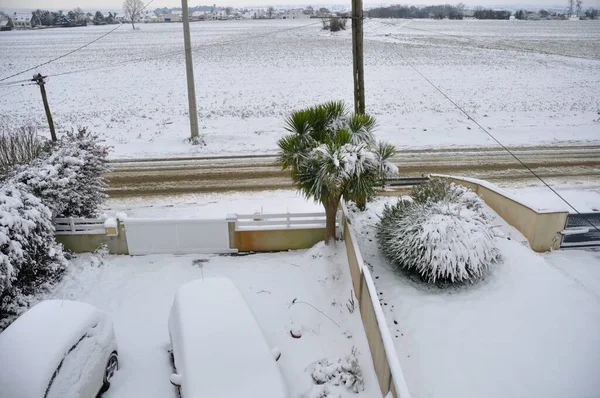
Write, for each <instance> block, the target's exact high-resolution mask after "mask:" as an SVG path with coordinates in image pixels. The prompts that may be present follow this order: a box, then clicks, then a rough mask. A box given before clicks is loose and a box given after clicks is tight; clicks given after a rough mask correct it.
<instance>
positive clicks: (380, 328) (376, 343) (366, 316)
mask: <svg viewBox="0 0 600 398" xmlns="http://www.w3.org/2000/svg"><path fill="white" fill-rule="evenodd" d="M343 210H344V217H343V226H344V243H345V246H346V253H347V256H348V266H349V267H350V275H351V276H352V285H353V286H354V291H355V294H356V297H357V298H358V302H359V309H360V316H361V320H362V323H363V328H364V330H365V334H366V336H367V341H368V343H369V350H370V351H371V358H372V360H373V367H374V368H375V374H376V375H377V380H378V382H379V388H380V390H381V394H382V395H383V396H386V395H387V394H388V392H391V393H392V396H393V397H395V398H398V397H399V398H410V392H409V390H408V386H407V384H406V381H405V379H404V374H403V373H402V368H401V367H400V362H399V360H398V355H397V353H396V349H395V347H394V344H393V341H392V338H391V335H390V332H389V329H388V325H387V322H386V321H385V316H384V314H383V309H382V308H381V305H380V304H379V300H378V299H377V291H376V289H375V284H374V283H373V279H372V278H371V274H370V272H369V269H368V268H366V267H365V266H364V263H363V259H362V255H361V254H360V249H359V248H358V242H357V241H356V238H355V237H354V234H353V233H352V231H351V230H350V226H349V220H348V218H347V214H348V213H347V210H346V208H345V207H344V209H343Z"/></svg>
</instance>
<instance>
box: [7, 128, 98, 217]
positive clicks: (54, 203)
mask: <svg viewBox="0 0 600 398" xmlns="http://www.w3.org/2000/svg"><path fill="white" fill-rule="evenodd" d="M107 156H108V148H107V147H105V146H103V145H102V144H101V141H100V140H99V139H98V137H97V136H96V135H94V134H92V133H90V132H88V131H86V130H85V129H79V131H77V132H70V133H67V134H65V135H64V136H62V137H61V139H60V140H59V141H58V143H56V144H55V145H54V147H53V148H52V150H51V152H50V154H49V155H48V156H47V157H45V158H42V159H41V160H39V161H37V162H36V163H34V164H33V165H31V166H28V167H22V168H21V169H20V170H18V171H17V172H16V173H15V175H14V176H13V178H12V179H13V180H15V181H18V182H20V183H23V184H25V185H26V186H27V187H29V189H30V190H31V193H33V194H34V195H35V196H36V197H38V198H40V199H41V200H42V202H43V203H44V204H45V205H46V206H48V207H49V208H50V210H51V211H52V216H53V217H55V218H56V217H95V216H96V215H97V212H98V209H99V207H100V205H101V204H102V203H103V202H104V200H105V199H106V193H105V191H106V182H105V179H104V173H106V172H107V171H108V161H107V159H106V158H107Z"/></svg>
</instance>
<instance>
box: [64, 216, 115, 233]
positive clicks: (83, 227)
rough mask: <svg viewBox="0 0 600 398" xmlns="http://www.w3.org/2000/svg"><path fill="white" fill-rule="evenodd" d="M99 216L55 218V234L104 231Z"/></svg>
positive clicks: (102, 221)
mask: <svg viewBox="0 0 600 398" xmlns="http://www.w3.org/2000/svg"><path fill="white" fill-rule="evenodd" d="M104 221H105V220H104V219H101V218H55V219H54V227H55V228H56V235H100V234H104V233H105V229H104Z"/></svg>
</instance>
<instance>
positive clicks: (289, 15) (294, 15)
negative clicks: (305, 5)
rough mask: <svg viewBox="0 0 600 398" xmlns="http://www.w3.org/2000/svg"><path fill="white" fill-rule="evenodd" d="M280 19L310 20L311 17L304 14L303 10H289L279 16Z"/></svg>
mask: <svg viewBox="0 0 600 398" xmlns="http://www.w3.org/2000/svg"><path fill="white" fill-rule="evenodd" d="M278 18H279V19H309V18H310V15H307V14H305V13H304V10H302V9H296V10H287V11H284V12H283V13H281V14H280V15H278Z"/></svg>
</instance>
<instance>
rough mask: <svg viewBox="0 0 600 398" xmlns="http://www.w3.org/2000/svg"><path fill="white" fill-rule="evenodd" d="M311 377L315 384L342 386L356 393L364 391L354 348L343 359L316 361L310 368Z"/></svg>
mask: <svg viewBox="0 0 600 398" xmlns="http://www.w3.org/2000/svg"><path fill="white" fill-rule="evenodd" d="M311 376H312V378H313V380H314V381H315V383H317V384H333V385H336V386H344V387H346V388H348V389H351V390H352V391H354V392H356V393H358V392H360V391H363V390H364V389H365V385H364V379H363V374H362V370H361V369H360V365H359V364H358V358H356V348H352V352H351V353H350V355H347V356H346V357H344V358H339V359H337V360H335V361H331V360H329V359H322V360H320V361H318V362H317V363H316V364H314V365H313V367H312V371H311Z"/></svg>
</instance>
